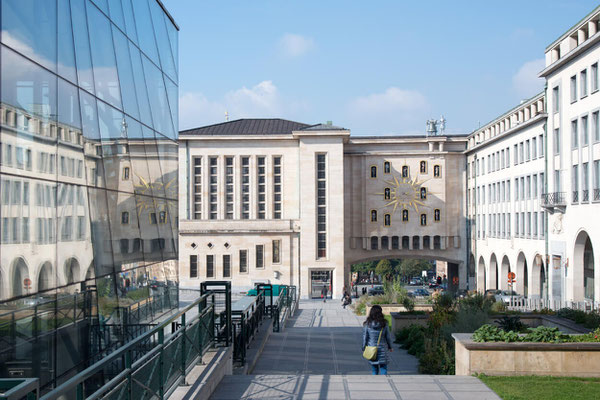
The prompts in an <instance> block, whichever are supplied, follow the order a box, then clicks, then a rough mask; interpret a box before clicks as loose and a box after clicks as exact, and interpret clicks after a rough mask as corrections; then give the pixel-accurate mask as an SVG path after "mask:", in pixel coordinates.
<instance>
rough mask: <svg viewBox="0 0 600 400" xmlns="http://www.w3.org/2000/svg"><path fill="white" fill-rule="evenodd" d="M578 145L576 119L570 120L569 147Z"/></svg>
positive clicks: (574, 147) (573, 147)
mask: <svg viewBox="0 0 600 400" xmlns="http://www.w3.org/2000/svg"><path fill="white" fill-rule="evenodd" d="M578 147H579V135H578V133H577V120H574V121H571V148H572V149H576V148H578Z"/></svg>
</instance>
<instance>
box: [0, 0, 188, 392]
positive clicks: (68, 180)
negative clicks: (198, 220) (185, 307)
mask: <svg viewBox="0 0 600 400" xmlns="http://www.w3.org/2000/svg"><path fill="white" fill-rule="evenodd" d="M1 7H2V9H1V13H0V14H1V16H2V31H1V38H0V39H1V42H2V44H1V48H0V63H1V68H0V78H1V83H0V96H1V98H0V127H1V132H0V235H1V236H0V237H1V242H0V301H1V303H0V314H1V315H4V316H7V315H9V316H15V314H14V313H13V312H14V311H15V310H17V309H18V310H19V312H21V314H18V315H16V318H17V319H18V318H20V317H21V316H27V315H28V314H27V313H28V312H29V311H23V310H29V309H28V308H27V307H29V306H31V307H32V310H33V307H36V306H37V308H36V310H38V309H40V308H41V309H44V307H46V308H48V306H44V304H46V303H48V304H49V303H52V302H53V304H63V303H64V302H65V301H66V300H64V301H63V300H61V299H62V298H63V297H65V298H66V296H68V297H69V298H82V299H85V301H86V302H87V303H85V304H87V305H86V307H87V308H85V307H84V308H85V309H86V310H87V314H86V316H87V317H90V318H91V319H88V320H86V321H88V322H89V321H93V320H94V318H96V319H97V317H98V315H100V320H101V321H104V322H105V323H106V322H108V323H121V322H122V321H123V318H124V317H123V315H124V314H123V311H122V310H123V309H126V308H127V307H129V308H130V309H131V308H136V307H140V305H142V304H151V303H152V302H155V301H157V300H156V298H158V297H159V296H162V297H161V299H162V300H164V298H167V299H168V301H166V302H162V303H161V307H154V308H152V307H151V309H152V312H151V313H150V314H148V315H147V318H148V319H154V318H156V317H157V316H159V315H160V314H161V313H164V312H165V311H167V310H168V309H169V308H172V307H175V306H176V305H177V296H176V294H175V293H176V290H175V291H173V290H171V288H176V287H177V281H178V277H177V251H178V250H177V208H178V206H177V191H178V189H177V186H178V183H177V180H178V176H177V142H176V139H177V131H178V120H177V114H178V110H177V107H178V106H177V98H178V88H177V81H178V78H177V75H178V62H177V51H178V49H177V46H178V44H177V36H178V32H177V30H178V28H177V26H176V25H175V24H174V22H173V20H172V18H171V17H170V16H169V14H168V13H167V12H166V11H165V10H164V8H163V7H162V5H161V3H160V2H159V1H156V0H135V1H131V0H120V1H111V2H108V4H107V3H106V2H97V1H96V2H94V1H90V0H71V1H70V2H69V1H62V0H61V1H58V2H39V1H34V0H26V1H22V0H7V1H4V0H3V1H2V3H1ZM73 296H75V297H73ZM162 300H161V301H162ZM36 315H37V314H36ZM48 315H49V314H46V315H45V317H44V318H50V319H51V318H54V319H55V321H54V322H57V323H59V321H58V320H56V318H57V317H56V315H53V316H51V317H49V316H48ZM0 320H2V318H0ZM0 323H1V322H0ZM48 326H55V325H53V324H52V323H48ZM80 328H81V329H80ZM86 329H87V328H86ZM2 332H5V331H4V330H2ZM83 332H84V330H83V328H82V327H81V326H78V327H77V329H76V331H73V332H70V333H69V335H76V336H77V335H79V338H80V339H81V338H83V337H86V336H81V335H84V334H83ZM88 334H89V333H85V335H88ZM88 340H91V339H89V338H88ZM0 341H1V342H2V343H1V344H2V350H1V351H2V352H1V353H0V364H1V365H2V367H0V376H6V375H8V374H9V373H12V374H13V375H14V374H15V371H17V372H16V373H17V375H18V374H21V375H23V376H42V377H44V376H46V378H44V379H43V380H42V382H41V383H42V385H46V384H48V383H52V382H51V381H52V380H53V379H55V378H56V379H59V378H60V374H62V373H64V374H67V373H68V372H69V371H70V368H72V367H73V366H75V365H77V364H78V363H80V362H81V361H82V359H84V358H85V357H86V356H93V350H90V349H89V348H86V349H83V348H81V349H80V348H78V346H84V345H85V346H88V347H89V343H85V340H83V339H82V340H80V341H79V342H78V341H77V340H74V343H80V345H77V344H73V346H74V347H75V348H63V350H67V351H71V352H73V353H74V354H78V355H79V357H81V359H77V360H75V359H69V360H68V361H65V360H58V361H57V360H56V352H57V351H60V349H61V344H56V345H52V344H51V343H50V342H48V343H46V344H45V345H43V346H42V347H41V348H35V347H34V346H29V345H28V344H29V339H28V338H26V337H20V338H19V339H8V338H6V337H0ZM49 343H50V344H49ZM56 346H58V347H56ZM85 346H84V347H85ZM101 346H102V343H100V347H101ZM32 354H41V356H40V357H42V358H43V359H42V360H39V363H38V365H35V363H32V360H34V357H33V355H32ZM23 362H25V363H27V362H29V363H30V364H29V365H27V366H25V367H22V365H23ZM19 363H20V364H19ZM56 363H58V364H59V365H56ZM15 365H21V367H15ZM80 366H81V365H80ZM19 368H21V369H19ZM40 368H41V370H40ZM45 368H47V369H46V370H44V369H45ZM44 371H45V372H44Z"/></svg>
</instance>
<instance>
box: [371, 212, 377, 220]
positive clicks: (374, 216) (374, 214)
mask: <svg viewBox="0 0 600 400" xmlns="http://www.w3.org/2000/svg"><path fill="white" fill-rule="evenodd" d="M371 222H377V210H371Z"/></svg>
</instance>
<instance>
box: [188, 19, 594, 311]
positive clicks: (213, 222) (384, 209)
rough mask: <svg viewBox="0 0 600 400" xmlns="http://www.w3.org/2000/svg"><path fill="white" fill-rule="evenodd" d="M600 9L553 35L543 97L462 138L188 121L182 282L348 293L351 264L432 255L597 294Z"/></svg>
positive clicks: (562, 297)
mask: <svg viewBox="0 0 600 400" xmlns="http://www.w3.org/2000/svg"><path fill="white" fill-rule="evenodd" d="M599 19H600V7H599V8H597V9H595V10H594V11H592V12H591V13H590V14H588V15H587V16H586V17H585V18H584V19H583V20H582V21H580V22H579V23H577V25H575V26H574V27H573V28H571V29H570V30H569V31H567V32H566V33H565V34H564V35H562V36H561V37H560V38H559V39H557V40H556V41H555V42H553V43H552V44H551V45H550V46H548V48H547V49H546V67H545V69H544V70H543V71H541V73H540V77H543V78H545V79H546V82H547V88H546V90H545V91H544V92H542V93H540V94H538V95H536V96H534V97H532V98H531V99H528V100H525V101H523V102H521V104H519V105H518V106H516V107H515V108H513V109H511V110H509V111H508V112H506V113H503V114H502V115H500V116H499V117H497V118H495V119H494V120H493V121H491V122H489V123H488V124H485V125H484V126H482V127H480V128H479V129H477V130H475V131H474V132H472V133H470V134H468V135H465V136H444V135H442V136H437V135H422V136H393V137H362V138H361V137H354V136H350V132H349V130H346V129H342V128H337V127H334V126H331V125H327V124H325V125H307V124H301V123H296V122H292V121H285V120H269V119H263V120H238V121H232V122H226V123H223V124H217V125H211V126H207V127H202V128H198V129H191V130H188V131H183V132H181V135H180V150H179V151H180V154H179V159H180V163H181V164H180V177H179V179H180V181H181V182H182V185H181V186H180V198H181V199H185V203H184V201H181V202H180V213H179V219H180V228H181V229H180V246H181V252H180V278H181V282H182V284H183V285H185V286H197V285H198V283H199V282H200V281H202V280H206V279H230V280H232V281H233V283H234V286H236V287H238V288H240V289H243V288H247V287H249V286H251V285H252V284H253V283H254V282H259V281H260V282H263V281H269V282H272V283H290V284H296V285H299V286H300V293H301V295H302V297H320V294H321V288H322V286H327V287H328V288H330V289H331V291H332V292H333V295H334V296H339V295H340V294H341V292H342V290H343V288H344V286H348V284H349V276H350V272H349V271H350V269H349V266H350V265H351V264H352V263H354V262H358V261H364V260H374V259H381V258H387V257H420V258H427V259H436V260H438V261H440V262H441V263H444V265H447V267H445V268H447V271H448V275H449V281H450V283H451V284H453V285H455V286H456V287H460V288H468V289H477V290H480V291H484V290H487V289H510V288H512V289H514V290H516V291H517V292H518V293H520V294H523V295H525V296H527V297H528V298H529V299H533V300H536V301H538V300H540V301H541V300H544V301H551V302H554V304H558V303H559V302H561V301H562V302H565V301H572V302H578V301H579V302H580V301H586V302H591V301H600V279H595V276H598V274H599V273H600V271H598V268H600V251H596V252H594V250H593V249H600V227H599V225H598V224H597V223H596V221H595V219H594V218H593V216H596V215H600V208H599V207H600V206H599V204H600V125H599V117H598V115H599V112H600V97H597V96H600V94H598V89H599V83H598V79H599V77H598V62H599V61H600V49H599V44H598V43H599V42H600V33H598V30H599ZM547 138H549V139H550V140H547ZM467 238H468V239H467ZM509 273H514V274H515V276H514V279H513V280H514V282H511V284H510V285H509V282H508V279H509V278H508V277H509Z"/></svg>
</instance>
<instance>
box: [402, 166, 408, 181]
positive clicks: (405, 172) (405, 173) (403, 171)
mask: <svg viewBox="0 0 600 400" xmlns="http://www.w3.org/2000/svg"><path fill="white" fill-rule="evenodd" d="M408 176H409V171H408V165H403V166H402V177H403V178H408Z"/></svg>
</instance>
